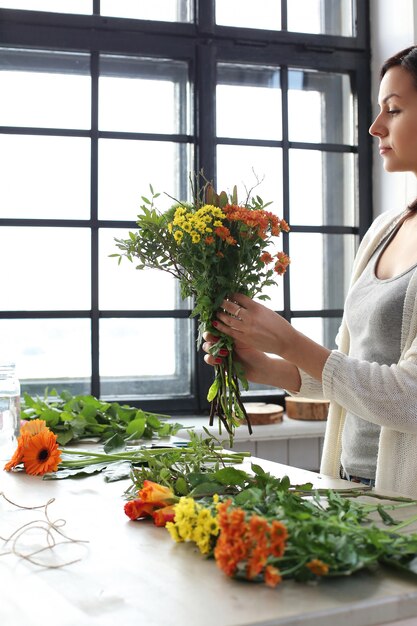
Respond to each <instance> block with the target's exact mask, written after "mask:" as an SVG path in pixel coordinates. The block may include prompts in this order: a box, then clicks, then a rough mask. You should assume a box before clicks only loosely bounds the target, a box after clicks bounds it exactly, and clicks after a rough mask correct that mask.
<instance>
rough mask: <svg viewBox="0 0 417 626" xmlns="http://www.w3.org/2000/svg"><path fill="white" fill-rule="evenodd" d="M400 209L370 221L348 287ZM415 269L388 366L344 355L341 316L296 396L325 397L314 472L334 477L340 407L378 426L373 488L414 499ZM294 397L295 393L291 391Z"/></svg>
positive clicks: (347, 340) (416, 467)
mask: <svg viewBox="0 0 417 626" xmlns="http://www.w3.org/2000/svg"><path fill="white" fill-rule="evenodd" d="M404 214H405V212H402V213H401V214H398V212H395V213H394V212H392V211H389V212H386V213H383V214H382V215H380V216H379V217H378V218H376V220H375V221H374V222H373V224H372V226H371V227H370V229H369V230H368V232H367V233H366V235H365V236H364V238H363V239H362V242H361V244H360V246H359V249H358V253H357V255H356V258H355V262H354V265H353V271H352V279H351V285H350V286H352V285H353V283H354V282H355V281H356V280H357V279H358V277H359V276H360V275H361V273H362V271H363V269H364V268H365V266H366V264H367V262H368V260H369V258H370V257H371V255H372V253H373V252H374V250H375V249H376V247H377V246H378V244H379V243H380V242H381V240H382V239H383V237H385V236H386V235H387V234H388V233H389V232H391V231H392V229H393V228H394V227H395V226H396V224H397V223H398V221H399V220H400V219H401V218H402V217H403V215H404ZM416 296H417V269H416V270H414V272H413V273H412V275H411V279H410V283H409V286H408V288H407V292H406V296H405V301H404V307H403V317H402V330H401V356H400V359H399V361H398V363H395V364H393V365H391V366H388V365H379V364H378V363H370V362H368V361H361V360H359V359H355V358H354V357H351V356H347V355H348V353H349V345H350V337H349V331H348V328H347V324H346V320H345V319H344V318H343V319H342V324H341V326H340V329H339V333H338V336H337V338H336V345H337V347H338V349H337V350H334V351H333V352H332V353H331V354H330V356H329V357H328V359H327V361H326V363H325V366H324V369H323V376H322V382H321V383H320V381H317V380H316V379H314V378H312V377H311V376H309V375H308V374H306V373H305V372H302V371H300V375H301V381H302V382H301V388H300V391H299V395H301V396H306V397H310V398H318V397H324V398H327V399H328V400H330V407H329V415H328V421H327V427H326V434H325V439H324V448H323V456H322V462H321V468H320V471H321V473H323V474H327V475H329V476H334V477H337V476H339V471H340V457H341V442H342V431H343V426H344V421H345V415H346V411H347V410H348V411H350V412H352V413H354V414H355V415H359V416H360V417H362V418H363V419H365V420H368V421H370V422H373V423H374V424H379V425H380V426H381V435H380V441H379V451H378V459H377V468H376V485H375V486H376V488H377V489H378V488H379V489H384V490H388V491H395V492H397V493H399V494H401V495H406V496H411V497H414V498H417V298H416ZM297 395H298V394H297Z"/></svg>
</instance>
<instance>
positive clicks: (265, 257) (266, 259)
mask: <svg viewBox="0 0 417 626" xmlns="http://www.w3.org/2000/svg"><path fill="white" fill-rule="evenodd" d="M259 258H260V260H261V261H262V263H265V265H266V264H267V263H272V261H273V260H274V257H273V256H272V255H271V254H269V252H264V253H263V254H261V256H260V257H259Z"/></svg>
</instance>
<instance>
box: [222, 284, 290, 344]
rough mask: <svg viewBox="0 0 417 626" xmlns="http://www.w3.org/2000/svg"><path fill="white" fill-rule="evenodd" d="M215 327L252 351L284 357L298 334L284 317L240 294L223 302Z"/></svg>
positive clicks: (233, 295)
mask: <svg viewBox="0 0 417 626" xmlns="http://www.w3.org/2000/svg"><path fill="white" fill-rule="evenodd" d="M221 307H222V309H223V310H222V311H219V312H218V313H217V320H213V322H212V324H213V326H214V327H215V328H216V329H218V330H219V331H220V332H222V333H225V334H226V335H229V336H230V337H232V338H233V339H234V340H235V341H241V342H243V343H244V344H246V346H247V347H248V348H249V347H250V348H255V349H256V350H261V351H262V352H270V353H274V354H278V355H280V356H285V352H286V350H287V349H288V347H289V346H290V345H291V342H292V340H293V339H294V336H295V334H296V332H297V331H295V330H294V328H293V327H292V326H291V324H289V323H288V322H287V321H286V320H285V319H284V318H283V317H281V316H280V315H278V313H275V312H274V311H272V310H271V309H268V308H267V307H265V306H263V305H262V304H259V303H257V302H255V301H254V300H252V299H251V298H248V297H247V296H244V295H243V294H240V293H235V294H232V296H231V298H230V300H223V302H222V304H221Z"/></svg>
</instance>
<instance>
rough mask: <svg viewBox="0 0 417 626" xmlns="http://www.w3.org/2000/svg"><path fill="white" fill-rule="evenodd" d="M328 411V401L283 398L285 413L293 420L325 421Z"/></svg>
mask: <svg viewBox="0 0 417 626" xmlns="http://www.w3.org/2000/svg"><path fill="white" fill-rule="evenodd" d="M328 410H329V402H328V400H311V399H310V398H300V397H298V396H297V397H294V398H292V397H288V398H285V412H286V414H287V415H288V417H290V418H291V419H293V420H306V421H314V420H317V421H318V420H326V419H327V413H328Z"/></svg>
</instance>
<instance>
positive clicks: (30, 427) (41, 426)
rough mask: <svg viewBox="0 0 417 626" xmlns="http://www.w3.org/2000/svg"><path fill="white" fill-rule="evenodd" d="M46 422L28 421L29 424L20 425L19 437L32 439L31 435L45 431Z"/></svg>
mask: <svg viewBox="0 0 417 626" xmlns="http://www.w3.org/2000/svg"><path fill="white" fill-rule="evenodd" d="M46 428H47V426H46V422H45V420H38V419H36V420H30V422H25V423H24V424H22V426H21V428H20V434H21V435H29V436H30V437H33V435H37V434H38V433H40V432H42V430H46Z"/></svg>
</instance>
